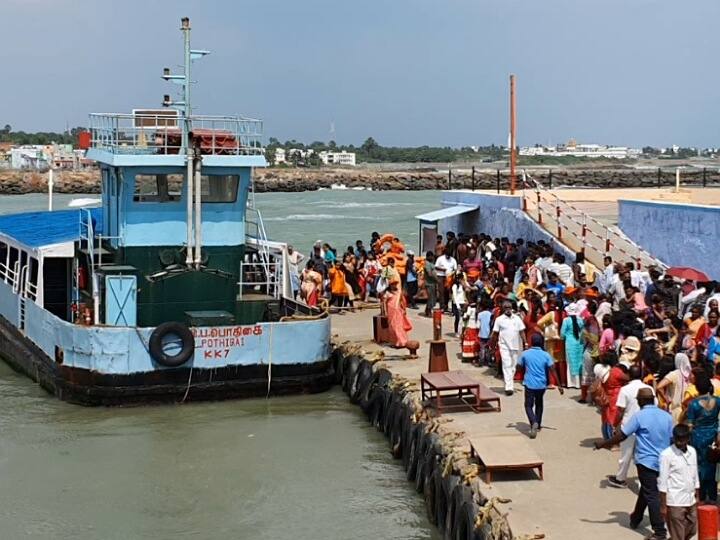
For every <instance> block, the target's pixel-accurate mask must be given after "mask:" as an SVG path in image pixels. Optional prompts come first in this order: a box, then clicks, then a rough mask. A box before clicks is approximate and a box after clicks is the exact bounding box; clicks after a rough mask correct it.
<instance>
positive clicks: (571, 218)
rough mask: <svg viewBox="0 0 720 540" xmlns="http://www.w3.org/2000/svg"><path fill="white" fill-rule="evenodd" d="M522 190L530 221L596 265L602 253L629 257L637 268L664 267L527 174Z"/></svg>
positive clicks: (524, 176) (601, 258)
mask: <svg viewBox="0 0 720 540" xmlns="http://www.w3.org/2000/svg"><path fill="white" fill-rule="evenodd" d="M522 194H523V209H524V210H525V212H526V213H527V214H528V215H529V216H530V217H531V218H532V219H533V220H534V221H536V222H537V223H538V224H539V225H541V226H542V227H543V228H545V229H546V230H547V231H549V232H550V233H552V234H553V235H554V236H555V237H556V238H557V239H558V240H559V241H560V242H562V243H563V244H565V245H567V246H568V247H569V248H571V249H573V250H574V251H578V252H581V253H583V254H584V255H585V258H586V259H587V260H589V261H590V262H591V263H593V264H594V265H596V266H598V267H599V268H602V267H603V258H604V257H605V256H610V257H612V259H613V261H625V262H630V261H632V262H633V263H635V266H636V267H637V268H638V269H641V268H647V267H649V266H657V267H659V268H666V265H665V264H664V263H663V262H662V261H660V260H658V259H656V258H655V257H653V256H652V255H651V254H650V253H648V252H647V251H645V250H644V249H643V248H641V247H640V246H638V245H637V244H636V243H635V242H633V241H632V240H630V239H629V238H628V237H627V236H625V235H624V234H623V233H622V232H620V231H619V230H615V229H613V228H610V227H608V226H607V225H606V224H604V223H602V222H600V221H599V220H597V219H596V218H594V217H592V216H590V215H589V214H587V213H586V212H583V211H582V210H580V209H578V208H576V207H575V206H573V205H571V204H570V203H568V202H566V201H564V200H562V199H560V198H559V197H558V196H557V195H555V194H554V193H552V192H551V191H548V190H546V189H544V188H543V186H542V185H540V184H539V183H538V182H537V181H535V180H534V179H533V178H532V177H531V176H529V175H527V174H523V193H522Z"/></svg>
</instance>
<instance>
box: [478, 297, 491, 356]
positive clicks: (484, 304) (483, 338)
mask: <svg viewBox="0 0 720 540" xmlns="http://www.w3.org/2000/svg"><path fill="white" fill-rule="evenodd" d="M491 309H492V302H491V301H490V300H485V299H483V300H482V301H481V302H480V312H479V313H478V315H477V326H478V337H479V338H480V362H481V363H482V364H484V365H486V366H489V365H490V364H491V361H490V360H491V358H490V356H491V355H490V353H489V350H488V343H489V342H490V336H491V335H492V311H491Z"/></svg>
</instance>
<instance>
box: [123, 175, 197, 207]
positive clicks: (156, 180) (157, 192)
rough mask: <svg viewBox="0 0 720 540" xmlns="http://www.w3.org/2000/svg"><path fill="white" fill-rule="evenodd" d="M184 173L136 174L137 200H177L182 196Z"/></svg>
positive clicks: (159, 201)
mask: <svg viewBox="0 0 720 540" xmlns="http://www.w3.org/2000/svg"><path fill="white" fill-rule="evenodd" d="M184 179H185V176H184V175H182V174H136V175H135V192H134V194H133V201H135V202H154V203H165V202H177V201H179V200H180V199H181V198H182V186H183V181H184Z"/></svg>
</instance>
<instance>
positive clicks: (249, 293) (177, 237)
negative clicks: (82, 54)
mask: <svg viewBox="0 0 720 540" xmlns="http://www.w3.org/2000/svg"><path fill="white" fill-rule="evenodd" d="M181 31H182V34H183V41H184V71H183V72H182V73H181V74H177V75H174V74H171V73H170V70H169V69H167V68H166V69H165V70H164V72H163V78H164V79H165V80H166V81H168V82H172V83H176V84H178V85H179V86H180V89H181V92H182V96H183V97H182V98H181V99H182V101H179V102H174V101H173V100H172V99H171V98H170V96H169V95H166V96H165V99H164V101H163V105H164V108H159V109H155V110H152V109H137V110H134V111H133V112H132V113H130V114H91V115H90V129H89V131H88V132H86V133H85V134H84V135H83V136H81V146H84V147H86V148H87V157H88V158H91V159H93V160H95V161H96V162H97V163H98V165H99V168H100V174H101V181H102V207H99V208H76V209H69V210H61V211H47V212H33V213H21V214H14V215H7V216H0V355H1V356H2V358H3V359H4V360H5V361H6V362H7V363H8V364H10V365H11V366H12V367H13V368H15V369H17V370H19V371H22V372H24V373H26V374H27V375H28V376H30V377H31V378H32V379H34V380H35V381H37V382H38V383H39V384H40V385H41V386H42V387H43V388H45V389H46V390H48V391H49V392H51V393H52V394H54V395H55V396H57V397H58V398H60V399H63V400H66V401H70V402H74V403H79V404H84V405H118V404H129V403H147V402H155V401H171V402H179V401H190V400H202V399H224V398H236V397H250V396H260V395H262V396H264V395H269V394H283V393H300V392H317V391H322V390H325V389H327V388H329V387H330V386H331V384H332V366H331V362H330V361H329V342H330V319H329V318H328V317H327V314H324V313H319V312H317V311H313V310H312V309H311V308H308V307H307V306H305V305H304V304H300V303H296V302H295V301H294V300H293V294H292V287H291V282H290V274H289V261H288V254H287V246H286V244H283V243H279V242H272V241H270V240H268V239H267V236H266V234H265V228H264V226H263V222H262V217H261V214H260V211H259V210H258V209H257V207H256V206H255V201H254V190H253V178H252V173H253V169H254V168H255V167H264V166H265V165H266V162H265V158H264V154H263V148H262V145H261V137H262V122H261V121H260V120H254V119H250V118H245V117H236V116H200V115H195V114H193V113H192V109H191V106H190V84H191V79H190V69H191V66H192V62H193V61H194V60H196V59H199V58H201V57H202V56H204V55H206V54H208V52H207V51H203V50H195V49H191V47H190V21H189V19H187V18H184V19H182V25H181Z"/></svg>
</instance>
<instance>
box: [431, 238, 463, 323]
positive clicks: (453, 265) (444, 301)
mask: <svg viewBox="0 0 720 540" xmlns="http://www.w3.org/2000/svg"><path fill="white" fill-rule="evenodd" d="M457 268H458V264H457V261H456V260H455V258H454V257H453V256H452V255H451V254H450V248H445V251H444V252H443V254H442V255H440V256H439V257H438V258H437V259H435V274H437V278H438V293H439V296H440V298H439V301H440V307H441V308H442V310H443V311H447V310H448V301H449V300H450V288H449V287H446V286H445V285H446V283H447V281H446V280H447V276H452V275H454V274H455V272H456V271H457Z"/></svg>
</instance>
